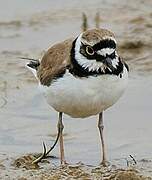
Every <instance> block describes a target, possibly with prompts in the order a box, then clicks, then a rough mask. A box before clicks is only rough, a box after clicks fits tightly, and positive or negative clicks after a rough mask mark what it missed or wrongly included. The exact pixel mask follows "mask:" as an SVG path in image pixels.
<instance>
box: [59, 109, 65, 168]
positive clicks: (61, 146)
mask: <svg viewBox="0 0 152 180" xmlns="http://www.w3.org/2000/svg"><path fill="white" fill-rule="evenodd" d="M58 128H59V129H60V137H59V140H60V160H61V165H64V164H66V161H65V157H64V143H63V134H62V133H63V128H64V126H63V122H62V112H60V113H59V121H58Z"/></svg>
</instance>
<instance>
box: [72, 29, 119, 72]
mask: <svg viewBox="0 0 152 180" xmlns="http://www.w3.org/2000/svg"><path fill="white" fill-rule="evenodd" d="M74 58H75V61H76V62H77V63H78V65H79V66H81V67H82V68H83V69H85V70H87V71H90V72H103V73H104V72H105V69H108V71H110V72H112V71H114V70H115V69H117V66H118V62H119V56H118V54H117V52H116V40H115V37H114V34H113V33H112V32H110V31H109V30H106V29H92V30H87V31H85V32H83V33H82V34H80V35H79V36H78V37H77V39H76V40H75V45H74Z"/></svg>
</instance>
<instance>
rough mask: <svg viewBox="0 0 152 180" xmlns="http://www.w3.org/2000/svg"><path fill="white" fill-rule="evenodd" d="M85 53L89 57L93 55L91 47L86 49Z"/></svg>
mask: <svg viewBox="0 0 152 180" xmlns="http://www.w3.org/2000/svg"><path fill="white" fill-rule="evenodd" d="M86 52H87V54H88V55H90V56H92V55H94V50H93V48H92V47H91V46H87V47H86Z"/></svg>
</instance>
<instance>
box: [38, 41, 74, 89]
mask: <svg viewBox="0 0 152 180" xmlns="http://www.w3.org/2000/svg"><path fill="white" fill-rule="evenodd" d="M72 42H73V39H68V40H65V41H63V42H61V43H58V44H55V45H54V46H52V47H51V48H50V49H48V51H47V52H46V53H45V54H44V56H43V58H42V60H41V63H40V66H39V68H38V71H37V76H38V78H39V80H40V82H41V84H43V85H46V86H49V85H50V83H51V81H52V80H53V79H54V78H56V77H58V76H59V75H60V74H62V73H64V72H65V70H66V67H67V66H68V65H70V51H71V47H72Z"/></svg>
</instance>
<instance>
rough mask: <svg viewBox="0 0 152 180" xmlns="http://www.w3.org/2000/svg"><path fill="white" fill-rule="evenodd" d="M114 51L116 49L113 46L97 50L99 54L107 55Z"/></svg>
mask: <svg viewBox="0 0 152 180" xmlns="http://www.w3.org/2000/svg"><path fill="white" fill-rule="evenodd" d="M114 51H115V49H113V48H104V49H101V50H98V51H97V54H99V55H102V56H105V57H106V55H110V54H112V53H113V52H114Z"/></svg>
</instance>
